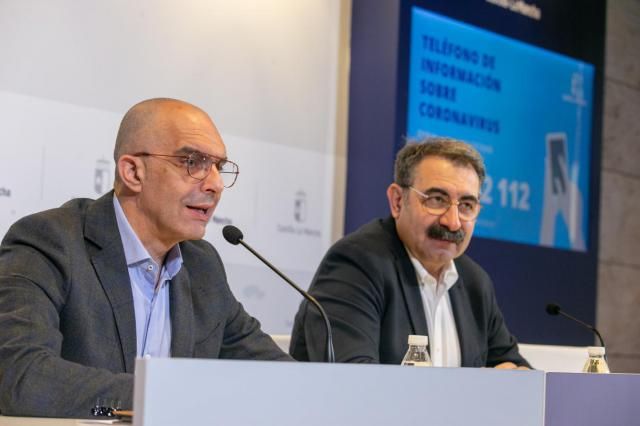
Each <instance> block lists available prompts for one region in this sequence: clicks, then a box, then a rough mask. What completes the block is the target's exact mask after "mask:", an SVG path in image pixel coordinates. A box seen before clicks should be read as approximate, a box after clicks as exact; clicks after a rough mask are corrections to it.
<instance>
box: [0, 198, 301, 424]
mask: <svg viewBox="0 0 640 426" xmlns="http://www.w3.org/2000/svg"><path fill="white" fill-rule="evenodd" d="M180 249H181V251H182V256H183V260H184V263H183V265H182V268H181V270H180V272H179V273H178V274H177V275H176V276H175V278H174V279H173V280H171V283H170V290H169V291H170V311H171V329H172V335H171V339H172V340H171V355H172V357H189V358H191V357H193V358H196V357H197V358H245V359H266V360H290V359H291V358H289V356H288V355H286V354H284V353H283V352H282V351H280V350H279V349H278V347H277V346H276V344H275V343H274V342H273V340H271V338H270V337H269V336H268V335H266V334H264V333H262V332H261V331H260V324H259V323H258V321H257V320H255V319H254V318H252V317H251V316H249V315H248V314H247V313H246V312H245V311H244V309H243V308H242V305H241V304H240V303H239V302H238V301H237V300H236V299H235V298H234V296H233V295H232V293H231V290H230V289H229V286H228V284H227V279H226V276H225V271H224V268H223V266H222V262H221V260H220V257H219V256H218V253H217V252H216V250H215V249H214V248H213V246H211V244H209V243H207V242H206V241H202V240H200V241H187V242H183V243H181V244H180ZM135 357H136V328H135V315H134V307H133V296H132V292H131V284H130V281H129V274H128V271H127V266H126V261H125V256H124V250H123V247H122V242H121V240H120V234H119V232H118V228H117V224H116V218H115V212H114V208H113V194H112V193H110V194H107V195H105V196H104V197H102V198H100V199H98V200H96V201H93V200H87V199H77V200H72V201H70V202H68V203H66V204H65V205H63V206H62V207H60V208H57V209H53V210H48V211H45V212H42V213H38V214H35V215H31V216H28V217H25V218H23V219H21V220H20V221H18V222H17V223H16V224H14V225H13V226H12V227H11V228H10V229H9V232H8V233H7V235H6V236H5V238H4V240H3V242H2V245H1V246H0V411H1V412H2V413H3V414H5V415H30V416H56V417H87V416H88V415H89V410H90V408H91V407H92V406H94V405H95V403H96V399H97V398H108V399H118V400H120V401H121V402H122V407H123V408H131V407H132V398H133V369H134V360H135Z"/></svg>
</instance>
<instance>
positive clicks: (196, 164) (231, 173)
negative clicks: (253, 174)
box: [133, 151, 240, 188]
mask: <svg viewBox="0 0 640 426" xmlns="http://www.w3.org/2000/svg"><path fill="white" fill-rule="evenodd" d="M133 155H134V156H136V157H160V158H179V159H180V160H181V163H182V165H184V166H185V167H186V168H187V173H189V176H191V177H192V178H194V179H197V180H204V179H205V178H206V177H207V176H209V174H210V173H211V168H212V166H213V165H214V164H215V166H216V170H217V171H218V173H220V176H222V182H223V183H224V187H225V188H231V187H232V186H233V184H234V183H236V179H237V178H238V174H239V173H240V168H239V167H238V165H237V164H236V163H234V162H233V161H230V160H227V159H226V158H220V157H216V156H214V155H209V154H204V153H202V152H198V151H194V152H192V153H190V154H187V155H168V154H153V153H150V152H137V153H135V154H133Z"/></svg>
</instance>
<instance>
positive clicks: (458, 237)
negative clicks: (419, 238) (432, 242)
mask: <svg viewBox="0 0 640 426" xmlns="http://www.w3.org/2000/svg"><path fill="white" fill-rule="evenodd" d="M427 235H428V236H429V238H433V239H436V240H442V241H449V242H451V243H456V244H460V243H461V242H462V241H463V240H464V237H465V236H466V234H465V232H464V231H463V230H462V228H460V229H458V230H457V231H450V230H449V229H447V228H445V227H444V226H442V225H440V224H439V223H434V224H432V225H431V226H430V227H429V228H427Z"/></svg>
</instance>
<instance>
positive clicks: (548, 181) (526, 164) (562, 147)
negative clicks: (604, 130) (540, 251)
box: [407, 7, 594, 251]
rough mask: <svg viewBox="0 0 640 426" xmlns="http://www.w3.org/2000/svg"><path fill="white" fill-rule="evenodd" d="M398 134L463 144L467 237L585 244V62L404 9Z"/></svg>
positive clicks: (589, 79)
mask: <svg viewBox="0 0 640 426" xmlns="http://www.w3.org/2000/svg"><path fill="white" fill-rule="evenodd" d="M411 14H412V19H411V21H412V28H411V47H410V55H409V97H408V99H409V103H408V117H407V135H408V136H409V137H410V138H413V139H416V138H422V137H424V136H450V137H454V138H457V139H462V140H465V141H467V142H470V143H471V144H473V145H474V146H475V147H476V148H477V149H478V151H480V153H481V154H482V156H483V157H484V159H485V163H486V167H487V179H486V181H485V184H484V185H483V188H482V195H481V202H482V205H483V207H482V211H481V213H480V216H479V217H478V220H477V224H476V230H475V235H477V236H480V237H485V238H492V239H498V240H504V241H512V242H517V243H525V244H532V245H541V246H546V247H554V248H560V249H567V250H575V251H586V250H587V244H588V229H589V228H588V222H589V217H588V205H589V203H588V201H589V184H588V182H589V167H590V158H589V154H590V143H591V114H592V102H593V78H594V68H593V66H592V65H590V64H588V63H585V62H582V61H579V60H576V59H572V58H569V57H567V56H563V55H560V54H557V53H553V52H550V51H548V50H544V49H541V48H538V47H534V46H531V45H528V44H526V43H522V42H520V41H517V40H513V39H510V38H507V37H504V36H500V35H497V34H495V33H492V32H489V31H486V30H483V29H480V28H477V27H474V26H471V25H467V24H463V23H461V22H458V21H455V20H452V19H450V18H446V17H443V16H441V15H437V14H434V13H431V12H428V11H425V10H423V9H420V8H417V7H414V8H412V12H411Z"/></svg>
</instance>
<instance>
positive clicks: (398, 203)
mask: <svg viewBox="0 0 640 426" xmlns="http://www.w3.org/2000/svg"><path fill="white" fill-rule="evenodd" d="M403 193H404V191H403V190H402V187H401V186H400V185H398V184H397V183H392V184H391V185H389V187H388V188H387V200H388V201H389V210H390V211H391V216H393V218H394V219H397V218H398V216H400V211H401V210H402V207H403V200H402V198H403Z"/></svg>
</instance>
